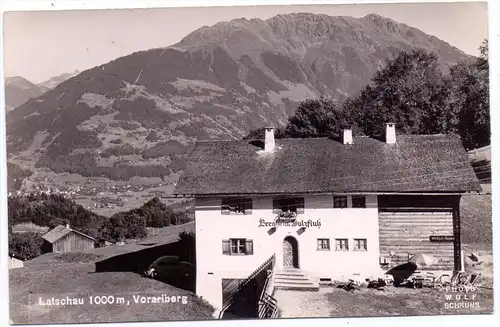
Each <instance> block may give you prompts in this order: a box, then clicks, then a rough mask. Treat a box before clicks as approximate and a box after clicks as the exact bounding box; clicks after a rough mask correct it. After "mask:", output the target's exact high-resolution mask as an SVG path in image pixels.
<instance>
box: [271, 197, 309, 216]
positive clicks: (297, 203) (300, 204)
mask: <svg viewBox="0 0 500 327" xmlns="http://www.w3.org/2000/svg"><path fill="white" fill-rule="evenodd" d="M273 212H274V213H275V214H278V215H290V214H295V215H297V214H302V213H304V198H282V199H274V200H273Z"/></svg>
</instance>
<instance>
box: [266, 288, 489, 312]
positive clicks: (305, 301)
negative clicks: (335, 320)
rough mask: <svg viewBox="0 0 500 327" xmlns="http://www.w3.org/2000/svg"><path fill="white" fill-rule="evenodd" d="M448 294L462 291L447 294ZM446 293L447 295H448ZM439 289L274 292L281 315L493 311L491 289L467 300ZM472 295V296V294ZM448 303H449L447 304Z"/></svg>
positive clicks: (476, 293) (479, 290) (330, 289)
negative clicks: (449, 296)
mask: <svg viewBox="0 0 500 327" xmlns="http://www.w3.org/2000/svg"><path fill="white" fill-rule="evenodd" d="M450 294H452V295H455V296H456V295H457V294H461V295H462V296H463V295H464V294H465V293H457V292H455V293H450ZM450 294H448V295H450ZM446 295H447V293H445V292H444V291H443V290H437V289H431V288H424V289H410V288H393V287H388V288H386V289H385V290H381V291H378V290H374V289H367V288H362V289H360V290H357V291H355V292H352V293H351V292H346V291H344V290H341V289H337V288H331V287H328V288H326V287H325V288H320V291H319V292H300V291H281V290H278V291H276V292H275V295H274V297H275V298H276V300H277V301H278V308H279V309H280V317H281V318H301V317H302V318H305V317H308V318H314V317H317V318H319V317H323V318H326V317H380V316H382V317H384V316H420V315H446V314H480V313H492V312H493V291H491V290H487V289H478V290H477V291H474V293H473V294H472V293H471V294H469V298H468V299H461V300H456V299H455V298H454V299H447V298H446ZM472 295H474V297H472ZM451 305H452V306H451Z"/></svg>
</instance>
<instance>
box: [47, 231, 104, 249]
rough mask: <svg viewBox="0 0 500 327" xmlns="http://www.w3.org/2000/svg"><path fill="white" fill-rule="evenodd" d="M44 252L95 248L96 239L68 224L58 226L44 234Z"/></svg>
mask: <svg viewBox="0 0 500 327" xmlns="http://www.w3.org/2000/svg"><path fill="white" fill-rule="evenodd" d="M42 238H43V240H44V243H43V245H42V252H43V253H48V252H53V253H64V252H80V251H86V250H90V249H93V248H94V247H95V243H96V240H95V239H94V238H93V237H90V236H88V235H85V234H83V233H81V232H78V231H76V230H73V229H71V228H70V227H69V226H68V225H66V226H62V225H59V226H56V227H55V228H54V229H52V230H50V231H49V232H47V233H45V234H44V235H42Z"/></svg>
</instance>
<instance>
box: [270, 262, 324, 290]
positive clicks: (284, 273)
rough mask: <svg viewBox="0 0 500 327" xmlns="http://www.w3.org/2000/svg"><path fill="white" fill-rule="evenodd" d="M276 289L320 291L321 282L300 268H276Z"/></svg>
mask: <svg viewBox="0 0 500 327" xmlns="http://www.w3.org/2000/svg"><path fill="white" fill-rule="evenodd" d="M274 289H276V290H294V291H318V290H319V284H318V282H317V281H316V280H314V279H312V278H311V277H309V276H307V275H306V274H304V273H303V272H302V271H301V270H300V269H298V268H283V270H276V271H275V272H274Z"/></svg>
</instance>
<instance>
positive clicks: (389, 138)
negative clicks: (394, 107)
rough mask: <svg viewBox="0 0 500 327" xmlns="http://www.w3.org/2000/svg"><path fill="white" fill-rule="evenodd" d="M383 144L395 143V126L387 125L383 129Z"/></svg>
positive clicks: (392, 124)
mask: <svg viewBox="0 0 500 327" xmlns="http://www.w3.org/2000/svg"><path fill="white" fill-rule="evenodd" d="M385 142H386V143H387V144H395V143H396V124H394V123H387V124H386V128H385Z"/></svg>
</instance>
